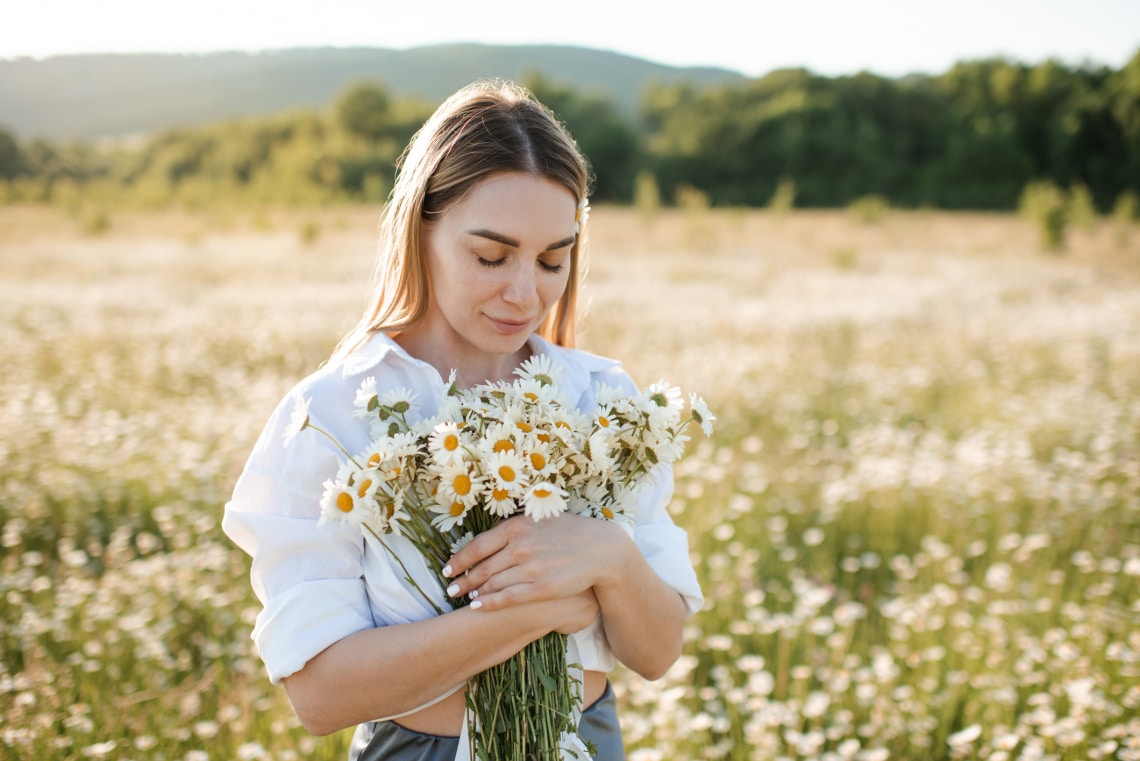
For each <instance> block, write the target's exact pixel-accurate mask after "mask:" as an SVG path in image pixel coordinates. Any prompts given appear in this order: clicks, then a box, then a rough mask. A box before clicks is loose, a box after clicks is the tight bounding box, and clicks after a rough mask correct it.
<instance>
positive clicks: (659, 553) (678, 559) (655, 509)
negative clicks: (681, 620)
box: [633, 468, 705, 616]
mask: <svg viewBox="0 0 1140 761" xmlns="http://www.w3.org/2000/svg"><path fill="white" fill-rule="evenodd" d="M672 496H673V471H672V469H671V468H661V469H660V470H659V471H658V472H657V473H656V474H655V475H654V479H653V481H652V482H651V483H649V484H647V485H646V487H645V493H644V494H643V495H642V498H641V499H640V500H639V511H638V514H637V516H636V518H635V522H634V528H633V541H634V542H635V543H636V544H637V547H638V549H640V550H641V554H642V555H643V556H644V557H645V560H646V561H647V562H648V563H649V566H650V567H651V568H652V569H653V570H654V571H656V572H657V575H658V576H660V577H661V579H662V580H663V581H664V582H665V583H666V584H668V585H669V586H671V587H673V589H675V590H677V592H679V593H680V595H681V597H682V598H683V599H684V601H685V615H686V616H691V615H692V614H694V613H696V612H697V611H698V610H700V609H701V606H702V605H704V601H705V598H704V595H703V594H702V592H701V585H700V582H698V580H697V574H696V571H694V570H693V563H692V561H691V560H690V559H689V535H688V533H687V532H686V531H685V530H684V529H683V528H681V527H680V526H678V525H677V524H675V523H674V522H673V519H672V518H671V517H670V516H669V512H668V509H667V508H668V505H669V501H670V499H671V498H672Z"/></svg>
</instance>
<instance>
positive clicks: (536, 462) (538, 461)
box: [530, 452, 546, 470]
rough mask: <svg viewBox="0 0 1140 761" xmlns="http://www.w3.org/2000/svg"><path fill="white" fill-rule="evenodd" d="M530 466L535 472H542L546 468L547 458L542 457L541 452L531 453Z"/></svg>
mask: <svg viewBox="0 0 1140 761" xmlns="http://www.w3.org/2000/svg"><path fill="white" fill-rule="evenodd" d="M530 465H531V467H532V468H534V469H535V470H542V469H543V468H545V467H546V458H545V457H543V456H542V453H541V452H531V454H530Z"/></svg>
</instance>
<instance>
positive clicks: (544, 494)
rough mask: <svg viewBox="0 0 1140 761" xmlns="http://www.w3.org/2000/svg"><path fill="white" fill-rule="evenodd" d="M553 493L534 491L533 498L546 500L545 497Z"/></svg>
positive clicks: (543, 490)
mask: <svg viewBox="0 0 1140 761" xmlns="http://www.w3.org/2000/svg"><path fill="white" fill-rule="evenodd" d="M553 493H554V492H552V491H550V489H535V490H534V496H536V497H538V498H539V499H546V498H547V497H549V496H550V495H551V494H553Z"/></svg>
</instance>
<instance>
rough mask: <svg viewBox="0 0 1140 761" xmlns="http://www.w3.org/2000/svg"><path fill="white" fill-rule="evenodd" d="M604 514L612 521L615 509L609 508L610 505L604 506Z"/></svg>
mask: <svg viewBox="0 0 1140 761" xmlns="http://www.w3.org/2000/svg"><path fill="white" fill-rule="evenodd" d="M602 515H603V516H604V517H605V519H606V520H608V521H612V520H613V519H614V511H613V510H611V509H609V508H608V507H603V508H602Z"/></svg>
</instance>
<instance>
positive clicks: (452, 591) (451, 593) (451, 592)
mask: <svg viewBox="0 0 1140 761" xmlns="http://www.w3.org/2000/svg"><path fill="white" fill-rule="evenodd" d="M458 593H459V585H458V584H452V585H451V586H450V587H448V588H447V596H448V597H455V595H457V594H458Z"/></svg>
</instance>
